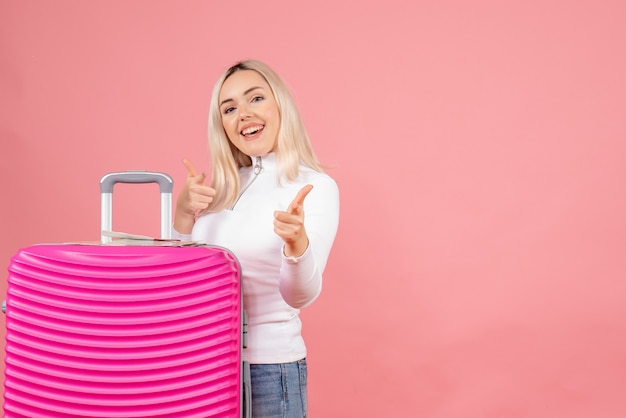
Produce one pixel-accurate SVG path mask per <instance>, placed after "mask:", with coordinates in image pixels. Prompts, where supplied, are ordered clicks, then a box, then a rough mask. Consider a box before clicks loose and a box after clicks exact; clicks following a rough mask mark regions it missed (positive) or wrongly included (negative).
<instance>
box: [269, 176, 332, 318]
mask: <svg viewBox="0 0 626 418" xmlns="http://www.w3.org/2000/svg"><path fill="white" fill-rule="evenodd" d="M306 189H307V187H306V186H305V188H303V189H302V190H301V191H300V193H298V196H297V197H296V199H294V201H293V202H292V203H291V205H289V208H288V211H287V212H277V214H276V215H275V216H276V218H279V219H282V220H290V221H291V223H290V225H291V226H292V229H291V234H287V233H283V234H282V235H281V233H279V231H278V230H277V231H276V233H277V234H278V235H279V236H281V238H283V241H284V242H285V244H284V247H283V259H282V264H281V270H280V275H279V289H280V292H281V295H282V296H283V299H284V300H285V301H286V302H287V303H288V304H289V305H290V306H292V307H294V308H302V307H304V306H306V305H309V304H310V303H312V302H313V301H314V300H315V299H316V298H317V297H318V296H319V294H320V292H321V290H322V273H323V272H324V268H325V267H326V262H327V260H328V256H329V254H330V250H331V247H332V244H333V242H334V239H335V235H336V233H337V227H338V224H339V190H338V188H337V184H336V183H335V182H334V181H333V180H332V179H331V178H330V177H322V178H320V181H318V182H315V188H314V189H313V190H310V189H309V190H308V191H307V190H306ZM309 192H310V195H309V197H307V200H306V204H304V198H305V197H306V196H307V195H308V194H309ZM304 209H306V215H305V210H304ZM281 214H290V215H292V216H291V217H286V216H283V217H280V216H279V215H281ZM279 219H277V221H278V220H279ZM294 225H295V226H294ZM275 230H276V222H275ZM283 230H288V228H286V227H283Z"/></svg>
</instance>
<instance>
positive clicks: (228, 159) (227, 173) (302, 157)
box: [207, 60, 323, 212]
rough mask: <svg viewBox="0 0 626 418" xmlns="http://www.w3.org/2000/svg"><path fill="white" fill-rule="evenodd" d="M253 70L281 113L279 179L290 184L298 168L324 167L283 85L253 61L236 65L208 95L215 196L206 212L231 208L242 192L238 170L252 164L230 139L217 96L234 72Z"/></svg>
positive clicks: (268, 71) (277, 157)
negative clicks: (223, 122)
mask: <svg viewBox="0 0 626 418" xmlns="http://www.w3.org/2000/svg"><path fill="white" fill-rule="evenodd" d="M245 70H252V71H256V72H257V73H259V74H260V75H261V76H262V77H263V78H264V79H265V81H266V82H267V84H268V85H269V86H270V88H271V89H272V94H273V95H274V99H275V100H276V103H277V105H278V111H279V113H280V128H279V130H278V140H277V144H276V150H275V152H276V160H277V165H278V179H277V181H281V180H283V179H285V180H287V181H293V180H295V179H296V178H297V177H298V174H299V165H300V164H303V165H305V166H307V167H310V168H311V169H313V170H315V171H319V172H322V171H323V167H322V165H321V164H320V163H319V161H318V160H317V157H316V156H315V153H314V152H313V147H312V146H311V141H310V139H309V135H308V134H307V132H306V130H305V128H304V124H303V123H302V119H301V118H300V114H299V112H298V108H297V107H296V104H295V102H294V100H293V98H292V96H291V93H290V92H289V89H288V88H287V85H286V84H285V82H284V81H283V80H282V79H281V78H280V77H279V76H278V74H276V72H274V71H273V70H272V69H271V68H269V67H268V66H267V65H266V64H264V63H262V62H260V61H256V60H246V61H241V62H238V63H237V64H235V65H233V66H232V67H230V68H228V69H227V70H226V71H225V72H224V74H222V76H221V77H220V78H219V80H217V82H216V83H215V87H214V88H213V94H212V95H211V105H210V111H209V150H210V154H211V174H212V175H211V187H213V188H214V189H215V193H216V194H215V197H214V198H213V202H212V203H211V206H210V207H209V209H208V210H207V212H218V211H220V210H223V209H226V208H228V207H230V206H232V205H233V204H234V203H235V201H236V200H237V197H238V196H239V192H240V190H241V184H240V181H239V168H241V167H247V166H250V165H252V159H251V158H250V156H248V155H246V154H244V153H243V152H241V151H240V150H239V149H238V148H236V147H235V146H234V145H233V144H232V143H231V142H230V141H229V140H228V136H227V135H226V132H225V131H224V126H223V125H222V115H221V112H220V109H219V103H218V101H219V94H220V91H221V89H222V85H223V84H224V82H225V81H226V80H227V79H228V78H229V77H230V76H231V75H233V74H234V73H236V72H237V71H245Z"/></svg>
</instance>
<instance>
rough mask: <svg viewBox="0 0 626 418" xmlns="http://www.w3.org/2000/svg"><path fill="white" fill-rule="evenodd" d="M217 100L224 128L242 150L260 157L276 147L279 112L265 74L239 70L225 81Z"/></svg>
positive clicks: (234, 143)
mask: <svg viewBox="0 0 626 418" xmlns="http://www.w3.org/2000/svg"><path fill="white" fill-rule="evenodd" d="M218 103H219V109H220V115H221V117H222V126H223V127H224V131H225V132H226V135H227V136H228V139H229V140H230V142H232V143H233V145H235V146H236V147H237V148H238V149H239V150H240V151H241V152H243V153H244V154H246V155H249V156H261V155H265V154H267V153H268V152H271V151H273V150H274V149H275V148H276V143H277V141H278V131H279V129H280V111H279V110H278V104H277V103H276V99H275V98H274V95H273V94H272V89H271V88H270V86H269V84H267V81H265V79H264V78H263V76H261V75H260V74H259V73H257V72H256V71H254V70H241V71H236V72H235V73H233V74H232V75H231V76H230V77H228V78H227V79H226V81H224V84H222V88H221V89H220V93H219V98H218Z"/></svg>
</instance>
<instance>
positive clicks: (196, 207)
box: [173, 160, 215, 236]
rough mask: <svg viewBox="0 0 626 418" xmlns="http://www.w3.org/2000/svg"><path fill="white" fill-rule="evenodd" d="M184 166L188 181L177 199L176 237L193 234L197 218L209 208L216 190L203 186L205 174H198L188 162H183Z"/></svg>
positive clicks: (175, 216)
mask: <svg viewBox="0 0 626 418" xmlns="http://www.w3.org/2000/svg"><path fill="white" fill-rule="evenodd" d="M183 164H185V167H186V168H187V180H186V181H185V185H184V186H183V189H182V190H181V191H180V193H179V194H178V198H177V199H176V214H175V215H174V227H173V232H174V235H175V236H181V235H182V236H185V235H189V234H191V230H192V229H193V225H194V223H195V222H196V217H197V216H198V214H199V213H200V212H202V211H203V210H206V209H207V208H208V207H209V204H210V203H211V202H212V201H213V196H215V190H214V189H212V188H211V187H208V186H205V185H203V183H204V178H205V177H206V176H205V174H204V173H200V174H199V175H198V174H196V170H195V168H194V167H193V164H191V162H189V161H188V160H183Z"/></svg>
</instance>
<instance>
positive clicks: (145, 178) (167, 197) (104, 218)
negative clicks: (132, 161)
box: [100, 171, 174, 243]
mask: <svg viewBox="0 0 626 418" xmlns="http://www.w3.org/2000/svg"><path fill="white" fill-rule="evenodd" d="M117 183H134V184H145V183H158V185H159V189H160V191H161V238H163V239H170V238H171V237H172V229H171V228H172V226H171V222H172V190H173V188H174V180H173V179H172V177H170V176H169V175H167V174H165V173H158V172H152V171H123V172H117V173H109V174H105V175H104V176H102V178H101V179H100V202H101V205H100V230H101V231H110V230H111V228H112V225H113V186H115V184H117ZM100 240H101V242H102V243H107V242H110V241H111V237H105V236H102V235H101V236H100Z"/></svg>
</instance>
